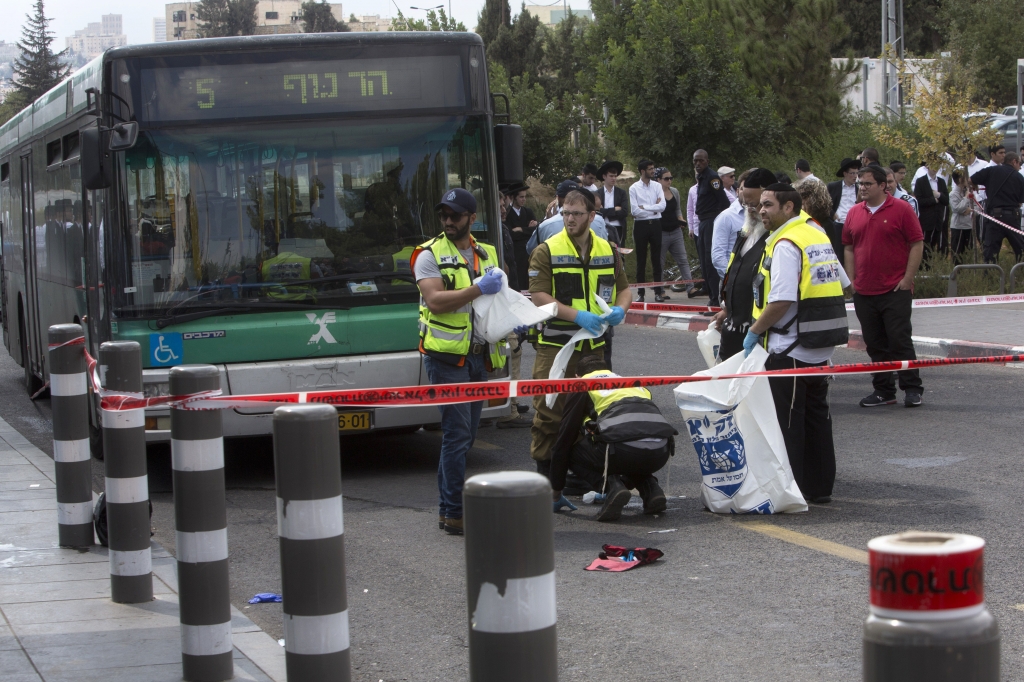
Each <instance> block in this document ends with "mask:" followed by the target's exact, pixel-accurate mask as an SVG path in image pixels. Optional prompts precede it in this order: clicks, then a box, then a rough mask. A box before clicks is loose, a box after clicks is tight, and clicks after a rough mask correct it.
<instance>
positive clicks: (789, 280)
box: [768, 219, 835, 365]
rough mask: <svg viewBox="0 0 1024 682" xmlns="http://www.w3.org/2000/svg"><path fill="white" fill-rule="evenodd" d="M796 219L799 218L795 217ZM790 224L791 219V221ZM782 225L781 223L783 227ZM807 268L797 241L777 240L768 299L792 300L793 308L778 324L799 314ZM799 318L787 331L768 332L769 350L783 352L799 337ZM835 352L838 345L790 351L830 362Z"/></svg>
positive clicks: (813, 360) (803, 358) (793, 355)
mask: <svg viewBox="0 0 1024 682" xmlns="http://www.w3.org/2000/svg"><path fill="white" fill-rule="evenodd" d="M794 220H795V219H794ZM787 224H788V223H787ZM779 229H780V230H781V229H782V228H781V227H780V228H779ZM802 270H803V254H802V253H800V249H798V248H797V247H796V245H795V244H793V242H791V241H789V240H787V239H782V240H780V241H779V242H778V243H776V244H775V250H774V252H773V254H772V271H771V278H772V280H771V291H769V292H768V303H774V302H776V301H792V303H791V305H790V306H789V310H787V311H786V314H785V315H783V316H782V319H781V320H779V321H778V322H776V323H775V324H774V325H772V326H774V327H778V328H782V327H784V326H785V325H786V323H788V322H789V321H790V320H792V319H793V318H794V317H795V316H796V308H797V300H798V299H799V291H800V273H801V272H802ZM796 324H797V323H796V322H794V323H793V324H792V326H790V328H789V329H788V330H787V331H786V333H785V334H776V333H775V332H768V352H769V353H780V354H781V353H782V352H783V351H785V350H786V349H787V348H789V347H790V346H791V345H793V342H794V341H796ZM834 352H835V346H829V347H827V348H804V347H803V346H801V345H797V346H794V347H793V349H792V350H791V351H789V353H788V355H789V357H791V358H795V359H797V360H800V361H801V362H807V363H810V364H813V365H818V364H821V363H823V362H828V361H829V359H830V358H831V357H832V353H834Z"/></svg>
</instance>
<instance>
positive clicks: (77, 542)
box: [49, 324, 95, 547]
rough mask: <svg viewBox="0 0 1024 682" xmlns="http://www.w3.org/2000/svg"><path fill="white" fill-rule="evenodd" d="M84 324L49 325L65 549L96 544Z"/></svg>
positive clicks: (55, 456)
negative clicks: (78, 341)
mask: <svg viewBox="0 0 1024 682" xmlns="http://www.w3.org/2000/svg"><path fill="white" fill-rule="evenodd" d="M82 336H83V332H82V327H81V325H77V324H55V325H53V326H52V327H50V330H49V341H50V408H51V410H52V411H53V461H54V470H55V473H56V475H57V531H58V537H59V540H58V543H59V544H60V546H61V547H91V546H92V545H93V544H94V543H95V539H94V535H93V526H92V456H91V455H90V454H89V390H88V379H87V377H86V370H87V368H86V362H85V345H84V344H81V343H75V344H70V345H65V344H68V342H70V341H73V340H75V339H78V338H81V337H82Z"/></svg>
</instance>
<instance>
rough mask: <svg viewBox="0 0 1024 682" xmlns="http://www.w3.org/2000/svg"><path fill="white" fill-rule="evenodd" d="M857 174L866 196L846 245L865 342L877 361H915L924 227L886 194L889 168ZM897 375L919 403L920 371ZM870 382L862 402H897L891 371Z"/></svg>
mask: <svg viewBox="0 0 1024 682" xmlns="http://www.w3.org/2000/svg"><path fill="white" fill-rule="evenodd" d="M858 176H859V179H860V198H861V199H862V201H861V202H860V203H859V204H857V205H856V206H854V207H853V208H851V209H850V212H849V213H848V214H847V216H846V223H845V225H844V227H843V247H844V251H845V257H846V258H845V261H846V274H847V275H849V277H850V280H852V283H853V288H854V292H855V293H854V295H853V304H854V307H855V309H856V310H857V318H858V319H859V320H860V324H861V331H862V333H863V334H864V343H865V345H866V346H867V350H868V355H869V356H870V357H871V360H872V361H873V362H882V361H887V360H916V359H917V355H916V354H915V353H914V341H913V339H912V338H911V335H912V334H913V329H912V328H911V326H910V313H911V310H912V306H913V296H914V293H913V291H914V275H915V274H917V269H918V267H920V265H921V256H922V254H923V253H924V232H922V231H921V223H920V222H918V219H917V216H916V215H914V209H913V208H911V206H910V204H908V203H907V202H905V201H900V200H898V199H895V198H893V197H892V196H890V195H889V194H887V193H886V177H885V171H883V170H882V169H881V168H880V167H878V166H865V167H864V168H861V169H860V172H859V173H858ZM898 374H899V379H900V384H899V385H900V389H901V390H903V392H904V393H905V396H904V398H903V404H904V405H906V406H907V407H917V406H919V405H920V404H921V394H922V393H923V392H924V389H923V388H922V386H921V377H920V375H919V373H918V370H916V369H908V370H903V371H901V372H898ZM871 383H872V384H874V387H875V391H874V393H872V394H871V395H869V396H868V397H866V398H864V399H863V400H861V401H860V406H861V407H877V406H879V405H895V404H896V382H895V380H894V377H893V374H892V372H878V373H876V374H873V375H872V377H871Z"/></svg>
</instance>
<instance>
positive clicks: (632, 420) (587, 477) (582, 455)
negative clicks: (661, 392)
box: [548, 355, 677, 521]
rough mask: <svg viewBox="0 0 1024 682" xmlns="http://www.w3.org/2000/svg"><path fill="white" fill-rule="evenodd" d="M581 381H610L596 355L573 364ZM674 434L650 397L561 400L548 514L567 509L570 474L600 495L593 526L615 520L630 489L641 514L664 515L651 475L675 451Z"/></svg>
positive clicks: (639, 390) (614, 393)
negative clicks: (638, 500) (641, 505)
mask: <svg viewBox="0 0 1024 682" xmlns="http://www.w3.org/2000/svg"><path fill="white" fill-rule="evenodd" d="M576 375H577V376H579V377H581V378H584V379H599V378H614V377H617V376H618V374H614V373H613V372H612V371H611V370H609V369H608V365H606V364H605V362H604V360H603V359H602V358H601V357H600V356H597V355H586V356H584V357H583V358H581V359H580V361H579V362H578V363H577V364H576ZM676 435H677V431H676V430H675V429H674V428H673V427H672V425H671V424H669V423H668V420H666V419H665V417H664V416H662V414H661V410H659V409H658V406H657V405H655V404H654V401H653V400H652V399H651V392H650V391H648V390H647V389H646V388H643V387H640V386H636V387H633V386H631V387H627V388H613V389H599V390H593V391H588V392H587V393H573V394H571V395H570V396H569V397H568V398H567V399H566V401H565V411H564V412H563V413H562V421H561V424H560V426H559V429H558V439H557V440H556V441H555V444H554V447H552V449H551V471H550V473H549V474H548V478H549V479H550V480H551V489H552V491H553V492H552V493H551V498H552V499H553V500H554V505H553V507H554V511H558V510H559V508H560V507H562V506H569V507H570V508H572V504H571V503H570V502H569V501H568V500H566V499H565V498H563V497H562V490H563V489H564V488H565V477H566V473H567V472H568V470H569V469H570V468H571V469H572V472H573V474H575V475H576V476H578V477H580V478H582V479H583V480H584V481H586V482H587V484H588V485H589V487H590V489H592V490H597V491H601V492H604V493H605V500H604V504H603V505H602V506H601V509H600V510H598V512H597V520H598V521H615V520H616V519H618V518H619V517H620V516H621V515H622V508H623V507H625V506H626V504H628V503H629V499H630V497H632V495H631V493H630V492H629V491H630V489H631V488H636V489H637V491H638V492H639V493H640V497H641V498H642V499H643V501H644V514H660V513H661V512H663V511H665V507H666V500H665V493H664V492H663V491H662V489H661V486H659V485H658V479H657V478H655V477H654V473H655V472H656V471H659V470H660V469H661V468H662V467H664V466H665V465H666V464H668V458H669V457H670V456H671V455H672V454H673V451H674V450H675V439H674V437H675V436H676Z"/></svg>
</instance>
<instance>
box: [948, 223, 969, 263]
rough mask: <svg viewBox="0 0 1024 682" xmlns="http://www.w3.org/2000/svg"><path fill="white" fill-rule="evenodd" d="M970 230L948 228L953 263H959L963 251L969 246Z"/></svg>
mask: <svg viewBox="0 0 1024 682" xmlns="http://www.w3.org/2000/svg"><path fill="white" fill-rule="evenodd" d="M972 236H973V234H972V231H971V230H950V231H949V247H950V249H951V250H952V252H953V263H954V264H955V265H959V264H960V261H961V260H962V258H961V255H962V254H963V252H964V251H966V250H967V249H969V248H971V238H972Z"/></svg>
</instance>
